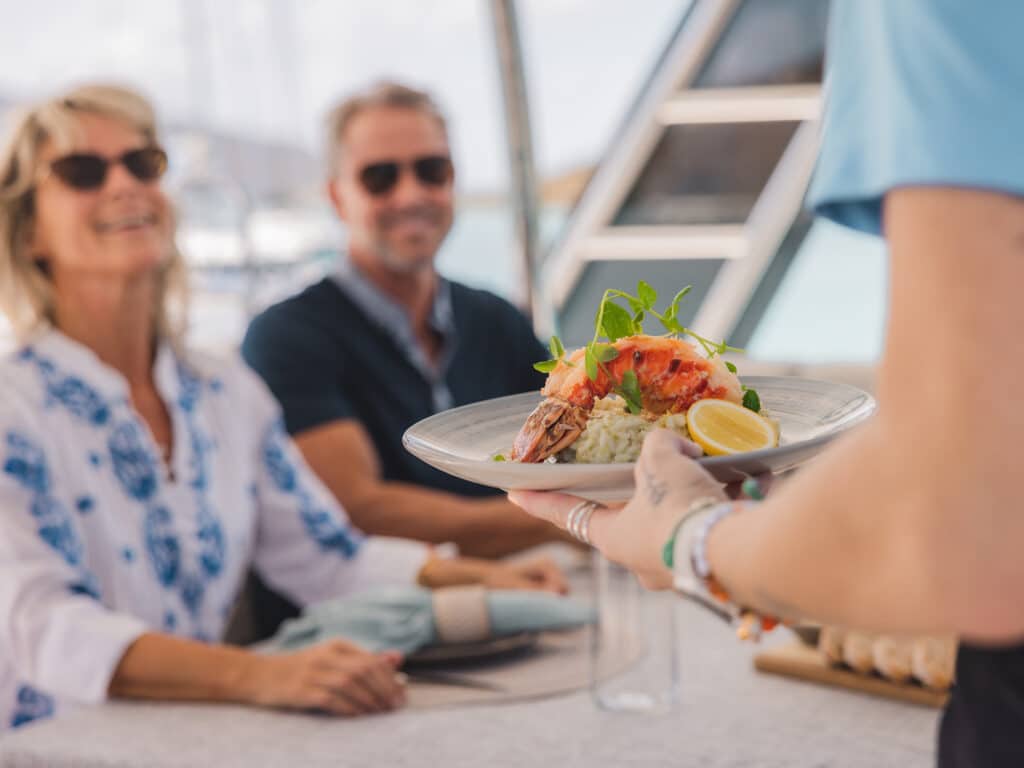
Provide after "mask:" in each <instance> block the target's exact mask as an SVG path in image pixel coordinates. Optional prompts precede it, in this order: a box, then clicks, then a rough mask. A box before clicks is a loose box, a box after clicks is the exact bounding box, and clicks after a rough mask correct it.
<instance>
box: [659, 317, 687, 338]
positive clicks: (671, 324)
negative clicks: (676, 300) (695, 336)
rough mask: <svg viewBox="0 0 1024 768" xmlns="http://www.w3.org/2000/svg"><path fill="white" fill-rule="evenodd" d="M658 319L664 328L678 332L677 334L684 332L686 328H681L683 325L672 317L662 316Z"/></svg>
mask: <svg viewBox="0 0 1024 768" xmlns="http://www.w3.org/2000/svg"><path fill="white" fill-rule="evenodd" d="M659 319H660V320H661V324H662V325H663V326H665V330H667V331H668V332H669V333H678V334H684V333H686V329H685V328H683V326H682V325H680V324H679V321H678V320H676V319H675V318H674V317H668V318H666V317H664V316H662V317H661V318H659Z"/></svg>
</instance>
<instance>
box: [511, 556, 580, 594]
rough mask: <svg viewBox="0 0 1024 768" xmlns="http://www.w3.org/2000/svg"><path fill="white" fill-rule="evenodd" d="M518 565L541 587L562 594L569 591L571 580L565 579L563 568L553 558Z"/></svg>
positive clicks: (524, 573) (522, 571)
mask: <svg viewBox="0 0 1024 768" xmlns="http://www.w3.org/2000/svg"><path fill="white" fill-rule="evenodd" d="M517 567H518V569H519V571H520V573H522V574H523V575H524V576H526V577H527V578H528V579H530V580H531V581H533V582H534V583H536V585H537V586H539V587H540V588H541V589H544V590H547V591H549V592H556V593H558V594H562V595H564V594H566V593H567V592H568V591H569V582H568V581H566V580H565V576H564V575H563V573H562V569H561V568H559V567H558V565H557V564H555V563H554V562H553V561H551V560H546V559H542V560H533V561H530V562H528V563H523V564H522V565H519V566H517Z"/></svg>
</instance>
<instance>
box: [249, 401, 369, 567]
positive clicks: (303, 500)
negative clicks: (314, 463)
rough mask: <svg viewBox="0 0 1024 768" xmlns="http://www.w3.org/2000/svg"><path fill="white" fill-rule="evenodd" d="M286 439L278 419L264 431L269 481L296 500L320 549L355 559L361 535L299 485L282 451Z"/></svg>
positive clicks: (360, 542) (308, 531)
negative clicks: (321, 505) (320, 504)
mask: <svg viewBox="0 0 1024 768" xmlns="http://www.w3.org/2000/svg"><path fill="white" fill-rule="evenodd" d="M287 439H288V438H287V434H286V433H285V429H284V423H283V421H282V420H281V419H279V418H278V419H275V420H274V421H273V422H272V423H271V424H270V426H269V427H267V429H266V431H265V432H264V435H263V447H262V453H263V464H264V466H265V467H266V469H267V474H268V475H269V476H270V481H271V482H272V483H273V484H274V486H275V487H276V488H277V490H279V491H281V492H282V493H285V494H288V495H290V496H293V497H295V500H296V501H297V502H298V505H299V517H300V518H301V519H302V524H303V525H304V526H305V528H306V533H308V534H309V535H310V537H311V538H312V539H313V540H314V541H316V543H317V544H319V545H320V547H321V549H325V550H330V551H336V552H340V553H341V554H342V556H343V557H346V558H351V557H354V556H355V555H356V553H357V552H358V551H359V547H360V545H361V544H362V540H363V537H362V535H361V534H360V533H359V532H358V531H355V530H353V529H352V528H350V527H349V526H347V525H345V524H344V523H342V521H341V520H340V519H339V518H338V515H337V514H336V513H335V512H334V510H331V509H325V508H323V507H320V506H318V505H317V503H316V501H315V500H314V499H313V496H312V494H310V493H309V491H307V490H306V489H305V488H303V487H302V486H301V484H300V483H299V473H298V470H297V469H296V468H295V465H294V464H293V463H292V460H291V459H290V458H289V456H288V453H287V450H286V448H285V446H286V444H287V443H286V441H287Z"/></svg>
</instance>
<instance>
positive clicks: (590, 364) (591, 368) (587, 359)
mask: <svg viewBox="0 0 1024 768" xmlns="http://www.w3.org/2000/svg"><path fill="white" fill-rule="evenodd" d="M583 364H584V365H585V366H586V368H587V378H589V379H590V380H591V381H597V357H595V356H594V350H593V345H592V344H588V345H587V348H586V350H585V351H584V353H583Z"/></svg>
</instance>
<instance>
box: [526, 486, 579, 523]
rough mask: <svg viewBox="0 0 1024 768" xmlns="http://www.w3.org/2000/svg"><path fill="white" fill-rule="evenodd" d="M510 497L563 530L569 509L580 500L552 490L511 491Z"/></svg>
mask: <svg viewBox="0 0 1024 768" xmlns="http://www.w3.org/2000/svg"><path fill="white" fill-rule="evenodd" d="M508 498H509V501H511V502H512V503H513V504H515V505H517V506H519V507H522V508H523V509H524V510H526V511H527V512H529V513H530V514H531V515H533V516H534V517H539V518H540V519H541V520H547V521H548V522H549V523H553V524H554V525H557V526H558V527H559V528H562V529H563V530H564V529H565V525H566V519H567V518H568V516H569V511H570V510H571V509H572V508H573V507H574V506H576V504H577V503H578V502H579V501H580V499H579V498H578V497H576V496H570V495H568V494H566V493H554V492H552V491H511V492H510V493H509V495H508Z"/></svg>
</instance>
